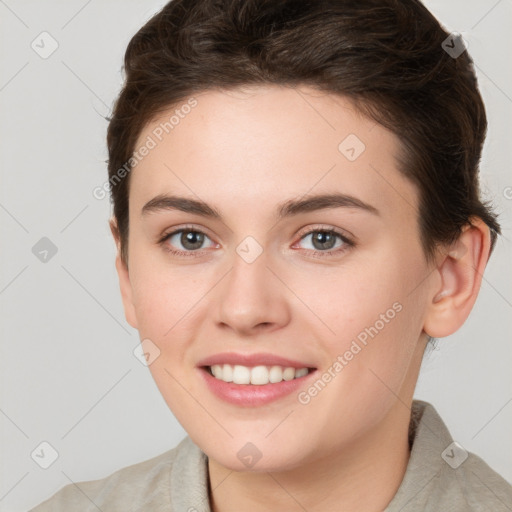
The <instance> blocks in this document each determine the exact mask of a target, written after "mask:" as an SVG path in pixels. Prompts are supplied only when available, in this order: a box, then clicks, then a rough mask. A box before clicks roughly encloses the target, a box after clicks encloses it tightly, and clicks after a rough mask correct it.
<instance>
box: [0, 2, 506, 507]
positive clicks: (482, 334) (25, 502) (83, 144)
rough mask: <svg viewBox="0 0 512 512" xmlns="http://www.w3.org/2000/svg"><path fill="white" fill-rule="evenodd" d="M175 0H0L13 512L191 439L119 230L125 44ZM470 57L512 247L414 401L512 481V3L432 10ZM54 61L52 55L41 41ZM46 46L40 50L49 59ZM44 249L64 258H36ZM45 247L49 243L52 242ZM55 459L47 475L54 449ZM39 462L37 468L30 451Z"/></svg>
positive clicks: (2, 478)
mask: <svg viewBox="0 0 512 512" xmlns="http://www.w3.org/2000/svg"><path fill="white" fill-rule="evenodd" d="M164 4H165V2H164V1H156V0H146V1H144V2H141V1H140V0H139V1H136V0H130V1H127V0H108V1H103V2H100V1H98V0H89V1H85V0H73V1H66V2H64V1H63V0H62V1H57V0H54V1H49V0H46V1H40V0H39V1H36V0H33V1H28V0H0V38H1V41H0V113H1V114H0V144H1V151H0V172H1V188H0V230H1V231H0V234H1V239H0V247H1V250H0V308H1V324H0V332H1V341H2V343H1V348H0V350H1V352H0V365H1V368H0V370H1V373H0V378H1V387H0V393H1V395H0V398H1V407H0V433H1V441H2V445H1V456H0V461H1V468H0V471H1V473H0V510H2V511H12V512H17V511H22V510H27V509H28V508H30V507H32V506H34V505H36V504H37V503H39V502H40V501H42V500H43V499H46V498H48V497H49V496H50V495H52V494H53V493H54V492H56V491H57V490H58V489H60V488H61V487H62V486H64V485H66V484H68V483H70V482H77V481H81V480H90V479H97V478H102V477H104V476H106V475H108V474H110V473H111V472H113V471H115V470H116V469H119V468H121V467H123V466H126V465H129V464H133V463H136V462H139V461H142V460H144V459H147V458H150V457H153V456H155V455H157V454H159V453H161V452H163V451H166V450H168V449H170V448H172V447H173V446H175V445H176V444H177V442H178V441H179V440H180V439H181V438H182V437H183V436H184V435H185V433H184V431H183V430H182V428H181V427H180V426H179V424H178V423H177V421H176V420H175V419H174V417H173V416H172V414H171V413H170V411H169V410H168V408H167V406H166V404H165V402H164V401H163V399H162V398H161V396H160V394H159V392H158V390H157V388H156V386H155V384H154V383H153V380H152V378H151V375H150V373H149V371H148V369H147V368H146V367H144V366H143V365H142V364H141V363H140V362H139V360H138V359H136V357H135V356H134V355H133V350H134V348H135V347H136V345H137V344H138V336H137V332H136V331H134V330H133V329H132V328H131V327H130V326H129V325H128V324H127V323H126V321H125V319H124V314H123V311H122V306H121V300H120V295H119V290H118V283H117V276H116V274H115V269H114V257H115V250H114V244H113V241H112V240H111V236H110V232H109V230H108V224H107V221H108V218H109V215H110V204H109V201H108V199H103V200H97V199H95V198H94V197H93V194H92V191H93V189H94V188H95V187H97V186H101V185H102V184H103V183H104V182H105V179H106V165H105V160H106V158H107V153H106V148H105V130H106V121H105V120H104V119H103V117H104V116H106V115H108V113H109V111H110V108H111V105H112V102H113V100H114V98H115V97H116V95H117V93H118V92H119V88H120V86H121V82H122V75H121V65H122V56H123V53H124V50H125V47H126V45H127V43H128V41H129V39H130V37H131V36H132V35H133V34H134V33H135V32H136V30H137V29H138V28H140V26H142V24H143V23H144V22H145V21H146V20H147V19H149V17H150V16H151V15H152V14H153V13H154V12H156V10H157V9H159V8H160V7H161V6H163V5H164ZM426 5H427V6H428V7H429V8H430V9H431V10H432V11H433V13H434V14H435V15H436V16H438V17H439V18H440V20H441V21H442V22H443V23H444V25H445V26H446V27H447V28H448V29H449V30H451V31H457V32H461V33H462V34H463V36H464V38H465V40H466V41H467V43H468V47H469V50H470V53H471V54H472V56H473V58H474V59H475V62H476V65H477V71H478V76H479V80H480V88H481V91H482V94H483V96H484V100H485V102H486V105H487V110H488V116H489V123H490V129H489V135H488V139H487V143H486V146H485V151H484V156H483V161H482V181H483V187H484V190H485V193H486V197H488V198H489V199H491V200H493V201H494V203H495V205H496V207H497V209H498V211H499V212H500V213H501V222H502V226H503V231H504V236H503V237H502V238H501V240H500V241H499V242H498V245H497V247H496V250H495V253H494V254H493V257H492V258H491V261H490V263H489V265H488V268H487V271H486V274H485V278H484V282H483V286H482V290H481V293H480V297H479V299H478V302H477V304H476V307H475V309H474V311H473V312H472V314H471V316H470V318H469V319H468V321H467V322H466V323H465V325H464V326H463V327H462V328H461V329H460V330H459V331H458V332H457V333H456V334H454V335H453V336H450V337H449V338H445V339H442V340H440V342H439V345H438V349H436V350H435V351H434V352H432V353H431V354H430V355H429V356H428V357H427V358H426V359H425V362H424V365H423V369H422V373H421V376H420V379H419V383H418V387H417V392H416V397H417V398H420V399H424V400H427V401H429V402H431V403H433V404H434V405H435V407H436V408H437V410H438V411H439V412H440V414H441V416H442V417H443V418H444V420H445V421H446V423H447V424H448V426H449V428H450V430H451V432H452V434H453V436H454V438H455V439H456V440H457V441H458V442H459V443H461V444H462V445H463V446H464V447H465V448H466V449H467V450H469V451H473V452H476V453H477V454H478V455H480V456H481V457H482V458H483V459H484V460H486V462H487V463H488V464H489V465H490V466H491V467H493V468H494V469H495V470H496V471H498V472H499V473H501V474H502V475H503V476H504V477H505V478H506V479H508V480H509V481H510V482H512V462H511V459H512V457H511V455H512V437H511V436H510V432H512V403H511V402H512V376H511V371H510V367H511V361H512V357H511V356H512V344H511V343H510V341H511V339H512V323H511V318H512V315H511V312H512V273H511V265H510V263H511V261H512V258H511V252H512V244H511V242H510V236H511V217H512V188H510V187H512V175H511V172H510V162H511V154H510V153H511V144H510V140H511V135H512V126H511V125H512V122H511V120H512V99H511V97H512V70H511V66H510V64H509V62H510V57H509V51H510V48H511V47H512V36H511V30H510V20H511V19H512V2H511V0H501V1H496V0H472V1H467V0H464V1H462V0H459V1H451V2H445V1H443V0H428V1H427V2H426ZM43 31H47V32H49V33H50V34H51V35H52V37H53V38H54V39H55V40H56V41H57V42H58V45H59V46H58V49H57V50H56V51H55V53H53V54H52V55H51V56H49V57H48V58H46V59H43V58H41V57H40V56H39V55H38V54H37V53H36V52H35V51H34V50H33V49H32V48H31V43H32V41H33V40H34V39H36V43H37V41H39V40H40V39H37V36H38V35H39V34H40V33H41V32H43ZM49 47H50V46H49V41H48V40H47V43H46V44H45V48H46V49H48V48H49ZM43 237H47V238H49V239H50V240H51V242H52V243H53V244H54V245H55V246H56V248H57V253H56V254H55V255H53V257H50V256H51V252H50V253H49V254H48V256H47V259H48V261H47V262H42V261H40V260H39V259H38V258H37V257H36V255H34V254H33V252H32V248H33V247H34V245H35V244H36V243H37V242H38V241H39V240H40V239H41V238H43ZM41 243H44V242H41ZM43 441H46V442H48V443H50V444H51V445H52V446H53V447H54V448H55V449H56V451H57V452H58V455H59V456H58V458H57V460H56V461H55V462H54V463H53V464H52V465H51V466H50V467H49V468H48V469H42V468H41V467H40V466H39V465H38V463H36V460H37V461H39V462H40V463H43V462H44V460H43V459H44V457H48V454H49V453H50V451H49V450H48V449H46V450H45V452H44V453H45V455H44V456H41V453H42V452H41V451H40V450H41V449H40V448H39V451H37V450H36V448H38V446H39V445H40V443H41V442H43ZM34 450H36V454H37V453H39V455H40V457H39V459H38V458H37V456H36V455H34V459H35V460H34V459H33V458H32V457H31V453H32V452H33V451H34Z"/></svg>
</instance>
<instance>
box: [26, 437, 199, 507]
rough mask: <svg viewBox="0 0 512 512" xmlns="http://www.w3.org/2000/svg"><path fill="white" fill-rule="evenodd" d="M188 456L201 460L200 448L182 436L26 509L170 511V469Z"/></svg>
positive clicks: (175, 468) (72, 485) (172, 469)
mask: <svg viewBox="0 0 512 512" xmlns="http://www.w3.org/2000/svg"><path fill="white" fill-rule="evenodd" d="M191 457H192V458H193V459H195V461H196V462H197V463H201V462H203V461H202V459H201V452H200V450H199V449H198V448H197V446H196V445H194V444H193V443H192V441H191V440H190V438H188V437H186V438H185V439H183V441H181V442H180V443H179V444H178V445H177V446H176V447H175V448H173V449H171V450H168V451H166V452H165V453H162V454H160V455H158V456H156V457H153V458H151V459H148V460H145V461H143V462H140V463H137V464H133V465H131V466H126V467H124V468H121V469H119V470H118V471H115V472H114V473H112V474H110V475H109V476H107V477H105V478H102V479H99V480H91V481H84V482H77V483H71V484H68V485H66V486H65V487H63V488H62V489H60V490H59V491H58V492H57V493H56V494H54V495H53V496H52V497H50V498H49V499H48V500H46V501H44V502H43V503H41V504H39V505H38V506H36V507H35V508H33V509H32V510H31V511H30V512H50V511H51V512H64V511H66V512H69V511H70V510H73V511H74V512H89V511H91V512H92V511H94V512H97V511H98V510H102V512H108V511H118V510H123V511H125V512H128V511H133V512H135V511H142V510H152V511H157V512H158V511H162V512H163V511H164V510H165V511H168V512H171V511H172V510H173V508H172V496H171V485H170V483H171V478H172V473H173V471H175V470H178V471H179V469H180V468H179V466H180V461H182V460H189V459H190V458H191Z"/></svg>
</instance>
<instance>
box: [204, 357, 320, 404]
mask: <svg viewBox="0 0 512 512" xmlns="http://www.w3.org/2000/svg"><path fill="white" fill-rule="evenodd" d="M198 369H199V370H200V373H201V376H202V378H203V381H204V382H205V384H206V388H207V389H208V390H209V391H210V392H211V393H213V395H214V396H215V397H217V398H220V399H221V400H222V401H223V402H228V403H230V404H233V405H237V406H242V407H255V406H261V405H265V404H268V403H270V402H274V401H277V400H280V399H283V398H284V397H286V396H290V395H293V393H294V392H295V393H298V392H299V391H300V389H301V388H303V387H305V386H306V385H307V382H308V381H309V380H310V379H311V378H313V377H312V375H313V374H314V373H315V372H316V368H315V367H313V366H311V365H309V364H308V363H305V362H303V361H294V360H291V359H287V358H283V357H278V356H274V355H272V354H262V353H260V354H234V353H224V354H217V355H216V356H213V357H210V358H207V359H204V360H202V361H200V363H199V365H198Z"/></svg>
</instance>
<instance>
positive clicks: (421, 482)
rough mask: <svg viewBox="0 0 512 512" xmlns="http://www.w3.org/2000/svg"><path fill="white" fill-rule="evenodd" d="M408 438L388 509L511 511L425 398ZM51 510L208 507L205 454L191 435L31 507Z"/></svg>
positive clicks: (506, 492)
mask: <svg viewBox="0 0 512 512" xmlns="http://www.w3.org/2000/svg"><path fill="white" fill-rule="evenodd" d="M410 441H411V442H412V451H411V456H410V459H409V463H408V465H407V470H406V472H405V475H404V479H403V480H402V483H401V485H400V487H399V489H398V492H397V493H396V495H395V497H394V498H393V500H392V501H391V503H390V504H389V505H388V506H387V508H386V509H385V511H384V512H408V511H415V512H417V511H432V512H468V511H478V512H484V511H485V512H501V511H503V512H512V486H511V485H510V484H509V483H507V482H506V481H505V480H504V479H503V478H502V477H501V476H499V475H498V474H497V473H496V472H494V471H493V470H492V469H491V468H490V467H489V466H487V464H486V463H485V462H484V461H483V460H482V459H480V458H479V457H477V456H476V455H473V454H471V453H467V452H466V451H465V450H464V449H463V448H462V447H460V445H459V446H457V445H454V444H452V443H453V439H452V437H451V436H450V433H449V432H448V429H447V428H446V426H445V424H444V423H443V421H442V420H441V418H440V416H439V415H438V413H437V412H436V410H435V409H434V408H433V407H432V406H431V405H430V404H428V403H426V402H422V401H418V400H415V401H414V402H413V407H412V415H411V425H410ZM50 511H51V512H93V511H94V512H98V511H101V512H142V511H152V512H211V509H210V505H209V500H208V459H207V457H206V455H205V454H204V453H203V452H202V451H201V450H200V449H199V447H198V446H196V445H195V444H194V443H193V442H192V440H191V439H190V438H189V437H186V438H185V439H183V441H181V443H180V444H179V445H178V446H176V447H175V448H173V449H172V450H169V451H167V452H165V453H162V454H161V455H159V456H157V457H154V458H152V459H149V460H147V461H144V462H141V463H138V464H134V465H132V466H128V467H125V468H122V469H120V470H118V471H116V472H115V473H113V474H111V475H109V476H107V477H106V478H103V479H101V480H94V481H88V482H79V483H77V484H69V485H66V486H65V487H63V488H62V489H61V490H60V491H59V492H57V493H56V494H55V495H54V496H53V497H51V498H50V499H48V500H47V501H45V502H44V503H41V504H40V505H38V506H37V507H35V508H34V509H32V511H30V512H50ZM325 512H331V511H325ZM332 512H337V511H332ZM362 512H364V511H362Z"/></svg>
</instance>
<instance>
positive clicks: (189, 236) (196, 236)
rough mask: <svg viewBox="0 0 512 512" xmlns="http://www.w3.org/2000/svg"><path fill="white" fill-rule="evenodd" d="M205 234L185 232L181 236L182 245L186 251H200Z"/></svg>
mask: <svg viewBox="0 0 512 512" xmlns="http://www.w3.org/2000/svg"><path fill="white" fill-rule="evenodd" d="M203 238H204V236H203V234H202V233H198V232H196V231H185V232H183V233H182V235H181V243H182V245H183V247H185V248H186V249H199V248H200V247H201V245H203Z"/></svg>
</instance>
